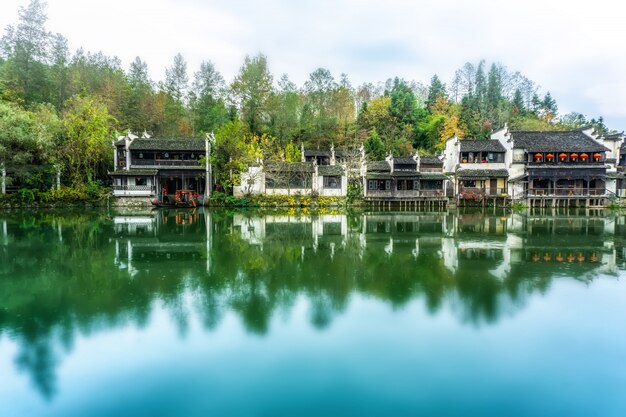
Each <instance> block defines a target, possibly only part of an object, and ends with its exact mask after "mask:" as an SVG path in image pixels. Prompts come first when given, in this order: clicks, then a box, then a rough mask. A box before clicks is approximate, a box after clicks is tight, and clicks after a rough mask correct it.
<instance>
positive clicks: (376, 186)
mask: <svg viewBox="0 0 626 417" xmlns="http://www.w3.org/2000/svg"><path fill="white" fill-rule="evenodd" d="M367 189H368V190H372V191H389V190H391V180H368V181H367Z"/></svg>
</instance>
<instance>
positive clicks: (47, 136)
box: [0, 101, 56, 179]
mask: <svg viewBox="0 0 626 417" xmlns="http://www.w3.org/2000/svg"><path fill="white" fill-rule="evenodd" d="M55 134H56V115H55V114H54V113H50V112H49V108H47V107H43V108H41V109H39V108H38V109H36V110H35V112H29V111H26V110H23V109H21V108H19V107H18V106H16V105H14V104H10V103H5V102H1V101H0V169H5V170H6V171H7V173H8V175H9V179H28V176H29V175H32V174H33V173H34V172H36V171H39V170H41V169H45V168H46V166H47V165H48V164H49V163H50V162H52V161H53V160H54V159H53V157H52V155H51V153H52V152H53V150H54V149H55V147H54V141H55Z"/></svg>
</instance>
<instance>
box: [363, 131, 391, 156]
mask: <svg viewBox="0 0 626 417" xmlns="http://www.w3.org/2000/svg"><path fill="white" fill-rule="evenodd" d="M363 147H364V148H365V153H366V155H367V156H368V157H369V158H370V159H372V160H374V161H378V160H382V159H385V153H386V148H385V144H384V143H383V141H382V140H381V139H380V136H378V133H377V132H376V129H375V128H374V129H372V130H371V131H370V132H369V135H368V137H367V139H366V140H365V142H364V143H363Z"/></svg>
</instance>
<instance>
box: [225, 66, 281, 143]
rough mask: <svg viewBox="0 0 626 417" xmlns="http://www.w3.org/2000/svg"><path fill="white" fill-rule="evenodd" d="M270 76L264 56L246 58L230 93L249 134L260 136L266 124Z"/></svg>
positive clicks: (270, 88) (270, 87) (270, 85)
mask: <svg viewBox="0 0 626 417" xmlns="http://www.w3.org/2000/svg"><path fill="white" fill-rule="evenodd" d="M272 79H273V78H272V75H271V74H270V72H269V69H268V66H267V58H266V57H265V55H262V54H258V55H256V56H254V57H250V56H246V58H245V59H244V63H243V65H242V67H241V68H240V69H239V73H238V74H237V76H236V77H235V80H234V81H233V83H232V84H231V91H232V94H233V96H234V98H235V100H236V102H237V103H238V105H239V112H240V114H241V118H242V120H243V121H244V122H245V123H246V125H247V126H248V129H249V130H250V132H252V133H253V134H254V133H257V134H260V133H262V132H263V129H264V125H265V123H266V122H267V118H268V117H267V112H268V99H269V97H270V95H271V93H272Z"/></svg>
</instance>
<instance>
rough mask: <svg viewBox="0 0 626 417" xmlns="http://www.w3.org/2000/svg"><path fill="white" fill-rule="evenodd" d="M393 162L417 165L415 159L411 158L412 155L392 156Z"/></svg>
mask: <svg viewBox="0 0 626 417" xmlns="http://www.w3.org/2000/svg"><path fill="white" fill-rule="evenodd" d="M393 163H394V164H401V165H417V161H416V160H415V159H413V157H412V156H401V157H397V158H393Z"/></svg>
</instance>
